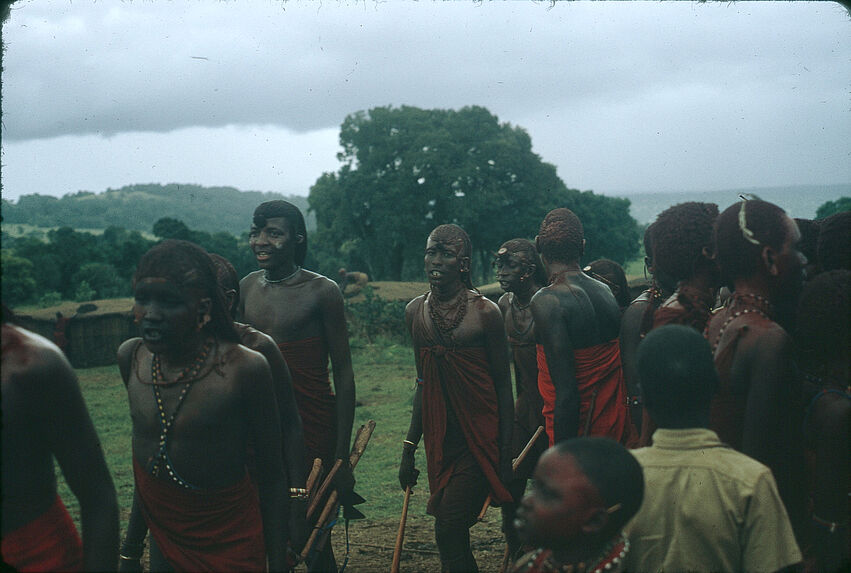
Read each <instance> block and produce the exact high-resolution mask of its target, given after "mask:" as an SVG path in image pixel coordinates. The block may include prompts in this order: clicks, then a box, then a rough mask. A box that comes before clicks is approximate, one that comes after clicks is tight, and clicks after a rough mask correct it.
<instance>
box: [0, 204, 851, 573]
mask: <svg viewBox="0 0 851 573" xmlns="http://www.w3.org/2000/svg"><path fill="white" fill-rule="evenodd" d="M849 230H851V212H846V213H840V214H837V215H834V216H832V217H830V218H828V219H825V220H823V221H816V222H812V221H799V222H798V223H796V221H795V220H793V219H791V218H789V217H788V216H787V215H786V214H785V212H784V211H783V210H782V209H781V208H780V207H778V206H776V205H773V204H771V203H768V202H765V201H761V200H756V199H754V200H746V199H742V201H740V202H737V203H735V204H733V205H731V206H730V207H728V208H727V209H725V210H724V211H722V212H720V213H719V209H718V207H717V206H716V205H713V204H707V203H682V204H679V205H675V206H673V207H670V208H669V209H667V210H665V211H664V212H662V213H661V214H659V216H658V217H657V219H656V220H655V222H654V223H653V224H651V225H650V226H649V227H648V229H647V231H646V233H645V237H644V244H645V252H646V257H647V258H646V259H645V262H646V268H647V272H649V273H650V276H651V282H650V286H649V288H648V289H647V290H646V291H645V292H643V293H642V294H641V295H640V296H638V297H637V298H636V299H635V300H633V301H632V302H631V303H628V297H627V296H626V291H627V285H626V281H625V275H624V273H623V270H622V269H620V268H619V267H618V266H617V265H616V264H615V263H612V262H611V261H597V262H594V263H592V264H591V265H589V266H587V267H582V266H581V263H580V261H581V258H582V255H583V252H584V248H585V237H584V232H583V227H582V222H581V221H580V220H579V218H578V217H577V216H576V214H574V213H573V212H571V211H570V210H569V209H566V208H560V209H555V210H553V211H551V212H550V213H548V214H547V215H546V217H545V218H544V219H543V221H542V223H541V226H540V229H539V232H538V235H537V237H536V238H535V241H534V242H533V241H529V240H526V239H512V240H509V241H507V242H505V243H504V244H503V245H502V246H501V247H500V249H499V250H498V251H497V253H496V255H495V259H494V269H495V271H496V276H497V280H498V281H499V284H500V286H501V287H502V289H503V290H504V291H505V294H504V295H503V296H502V297H501V298H500V299H499V301H498V303H494V302H492V301H490V300H489V299H488V298H486V297H484V296H483V295H482V294H480V293H479V292H478V291H477V290H476V289H475V288H474V286H473V283H472V280H471V277H472V272H471V264H472V245H471V242H470V239H469V237H468V235H467V233H466V232H464V230H463V229H461V228H460V227H458V226H457V225H454V224H446V225H440V226H438V227H436V228H435V229H434V230H433V231H432V232H431V233H430V235H429V236H428V237H427V239H426V244H425V254H424V264H425V273H426V276H427V279H428V282H429V291H428V292H427V293H426V294H424V295H422V296H419V297H417V298H415V299H414V300H412V301H411V302H410V303H409V304H408V306H407V308H406V310H405V316H404V320H405V323H406V325H407V329H408V330H409V332H410V334H411V337H412V341H413V350H414V355H415V362H416V388H415V393H414V397H413V407H412V415H411V421H410V426H409V429H408V432H407V435H406V436H405V437H404V439H403V440H402V457H401V462H400V465H399V472H398V478H399V483H400V485H401V487H402V488H403V489H406V488H408V487H410V486H413V485H415V484H416V483H417V479H418V476H419V470H417V469H416V455H415V453H416V450H417V449H418V447H419V444H420V442H421V441H422V442H423V444H424V448H425V454H426V455H425V459H426V470H427V476H428V485H429V498H428V505H427V511H428V513H429V514H431V515H432V516H434V519H435V521H434V530H435V540H436V544H437V548H438V551H439V555H440V567H441V570H443V571H451V572H454V571H477V570H478V565H477V563H476V560H475V558H474V556H473V552H472V550H471V546H470V528H471V527H472V526H473V525H474V524H475V523H476V522H477V521H478V516H479V513H480V511H481V510H482V508H483V506H484V507H486V506H487V504H488V503H494V504H495V505H499V506H500V508H501V511H502V517H503V520H502V521H503V530H504V532H505V538H506V544H507V546H506V560H505V563H504V569H505V570H508V569H509V568H510V569H511V570H513V571H517V572H524V573H525V572H530V573H533V572H537V571H540V572H545V571H569V572H572V573H580V572H582V573H584V572H586V571H587V572H592V571H601V572H602V571H618V570H626V571H685V570H688V571H780V570H786V569H789V570H803V571H834V570H839V569H841V568H843V567H848V566H849V565H851V562H849V529H848V515H849V505H848V504H849V497H848V495H849V485H851V484H849V476H851V472H849V469H851V468H849V451H848V450H849V442H848V440H849V436H851V388H849V379H851V373H849V363H851V360H849V358H851V357H849V349H851V340H849V318H850V317H851V314H850V313H849V277H851V261H849V257H850V256H851V255H849V246H851V237H849ZM802 235H803V236H802ZM249 243H250V248H251V249H252V252H253V254H254V256H255V258H256V261H257V263H258V266H259V267H260V270H258V271H256V272H253V273H251V274H249V275H248V276H246V277H245V278H243V279H242V280H241V281H239V280H238V277H237V275H236V272H235V271H234V269H233V267H232V266H231V265H230V263H229V262H228V261H227V260H225V259H223V258H221V257H218V256H216V255H210V254H208V253H207V252H206V251H204V250H203V249H201V248H200V247H198V246H197V245H194V244H193V243H189V242H186V241H175V240H169V241H163V242H162V243H160V244H158V245H156V246H155V247H153V248H152V249H151V250H150V251H148V252H147V253H146V254H145V255H144V256H143V257H142V259H141V261H140V262H139V265H138V268H137V271H136V273H135V276H134V279H133V287H134V297H135V303H134V309H133V312H134V316H135V320H136V322H137V324H138V325H139V329H140V337H139V338H133V339H131V340H128V341H126V342H125V343H124V344H122V345H121V347H120V348H119V350H118V364H119V369H120V373H121V376H122V378H123V381H124V384H125V386H126V390H127V396H128V400H129V410H130V416H131V419H132V427H133V434H132V450H133V454H132V459H133V468H132V471H133V475H134V483H135V490H134V497H133V505H132V509H131V514H130V518H129V523H128V528H127V532H126V535H125V537H124V539H123V541H122V542H121V543H120V544H119V541H118V536H119V533H118V507H117V503H116V498H115V489H114V486H113V484H112V479H111V477H110V475H109V471H108V469H107V467H106V463H105V461H104V458H103V453H102V451H101V448H100V444H99V442H98V439H97V435H96V433H95V430H94V428H93V425H92V423H91V420H90V418H89V415H88V412H87V411H86V408H85V405H84V403H83V401H82V396H81V393H80V389H79V385H78V383H77V381H76V377H75V375H74V372H73V370H72V369H71V367H70V365H69V364H68V362H67V360H66V359H65V358H64V356H63V354H62V352H61V351H60V350H59V349H58V348H57V347H56V346H55V345H53V344H52V343H50V342H48V341H47V340H45V339H43V338H41V337H39V336H37V335H34V334H32V333H30V332H28V331H26V330H24V329H22V328H20V327H18V326H16V325H15V321H14V317H13V316H12V315H11V313H10V312H8V311H7V309H6V308H5V307H4V310H3V326H2V349H3V351H2V367H3V368H2V393H3V400H2V408H3V420H4V428H3V430H4V431H3V438H2V439H3V461H4V463H3V468H2V479H3V482H2V485H3V502H2V503H3V506H2V509H3V515H2V554H3V560H4V562H6V563H7V564H10V565H11V566H13V567H14V568H16V569H18V570H27V571H39V570H43V571H47V570H86V571H95V570H114V569H115V568H116V566H118V567H119V569H120V570H122V571H140V570H141V569H142V557H143V552H144V548H145V539H146V537H147V538H148V545H149V548H150V551H149V559H150V560H149V564H150V569H151V570H153V571H264V570H267V569H268V570H271V571H285V570H290V569H292V568H293V567H294V566H295V564H296V560H295V557H294V556H295V552H294V550H295V551H300V550H301V549H302V546H303V545H304V544H305V541H306V539H307V534H308V529H309V526H307V525H306V519H305V512H306V501H307V499H308V489H307V486H308V484H307V481H308V475H309V474H310V473H311V468H312V467H313V465H314V460H316V459H319V460H321V461H322V464H323V467H325V468H331V467H335V468H337V469H336V470H335V473H334V474H333V480H332V487H333V488H334V489H335V491H336V492H337V494H338V495H339V498H340V500H341V503H342V504H343V505H346V506H349V505H351V504H353V503H357V498H358V496H357V494H355V493H354V491H353V489H354V485H355V480H354V476H353V474H352V468H351V466H350V463H349V448H350V441H351V434H352V425H353V420H354V409H355V382H354V373H353V368H352V360H351V353H350V350H349V339H348V333H347V328H346V318H345V314H344V306H343V294H342V293H341V290H340V288H339V287H338V285H337V284H336V283H335V282H333V281H331V280H329V279H328V278H326V277H324V276H322V275H320V274H317V273H315V272H312V271H309V270H307V269H304V268H303V267H302V265H303V263H304V260H305V256H306V252H307V231H306V228H305V223H304V218H303V216H302V213H301V212H300V211H299V210H298V209H297V208H296V207H294V206H293V205H292V204H290V203H288V202H286V201H270V202H266V203H263V204H261V205H260V206H259V207H258V208H257V209H256V210H255V212H254V217H253V221H252V224H251V230H250V234H249ZM801 250H805V251H807V252H806V253H805V255H806V256H804V254H802V252H801ZM805 265H806V273H805ZM400 320H401V317H400ZM237 321H238V322H237ZM329 360H330V365H331V369H330V371H329ZM512 363H513V369H514V386H515V391H512V372H511V368H512ZM515 395H516V400H515ZM539 428H542V429H543V432H544V433H545V435H546V438H544V437H543V436H541V431H538V429H539ZM538 436H541V438H540V439H537V437H538ZM521 451H522V452H524V456H525V457H524V458H523V459H522V460H515V458H518V456H519V455H520V453H521ZM54 457H55V458H56V459H57V461H58V462H59V466H60V468H61V470H62V472H63V474H64V475H65V478H66V480H67V481H68V483H69V485H70V487H71V489H72V491H73V493H74V494H75V495H76V496H77V498H78V500H79V502H80V522H81V525H82V540H81V539H80V536H79V535H78V534H77V532H76V529H75V527H74V525H73V522H72V521H71V519H70V517H69V516H68V512H67V511H66V509H65V506H64V505H63V503H62V501H61V499H59V497H58V496H57V494H56V479H55V477H54V474H53V467H52V459H53V458H54ZM515 462H516V463H515ZM530 479H531V481H530V486H531V487H530V488H529V491H528V492H525V490H526V486H527V481H528V480H530ZM524 492H525V495H524ZM512 563H513V565H511V564H512ZM307 565H308V568H309V570H311V571H336V570H337V565H336V560H335V557H334V554H333V552H332V550H331V545H330V542H329V537H328V536H326V537H325V538H324V540H323V541H321V542H320V543H319V544H318V546H316V547H314V549H313V550H312V551H310V553H309V554H308V555H307ZM352 565H353V566H354V563H353V564H352Z"/></svg>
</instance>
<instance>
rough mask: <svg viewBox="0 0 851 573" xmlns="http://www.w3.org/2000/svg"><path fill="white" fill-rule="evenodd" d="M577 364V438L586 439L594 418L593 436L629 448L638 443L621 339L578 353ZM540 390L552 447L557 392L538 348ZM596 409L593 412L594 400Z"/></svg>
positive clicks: (578, 351) (575, 358)
mask: <svg viewBox="0 0 851 573" xmlns="http://www.w3.org/2000/svg"><path fill="white" fill-rule="evenodd" d="M573 361H574V366H575V368H576V371H575V372H574V377H575V378H576V385H577V388H578V390H579V427H578V428H577V431H576V435H577V436H582V435H585V426H586V421H587V420H588V417H589V416H590V417H591V424H590V426H589V431H588V435H589V436H604V437H607V438H611V439H613V440H616V441H618V442H620V443H622V444H627V443H629V442H631V441H632V440H633V439H634V433H633V429H632V424H631V423H630V421H629V410H628V408H627V405H626V384H625V383H624V379H623V367H622V365H621V352H620V345H619V343H618V339H617V338H615V339H614V340H610V341H609V342H604V343H602V344H598V345H596V346H590V347H588V348H580V349H579V350H574V352H573ZM538 390H539V391H540V392H541V398H542V399H543V400H544V408H543V410H542V413H543V415H544V419H545V420H546V430H547V435H548V436H549V438H550V446H552V445H553V444H554V443H555V441H554V434H553V413H554V412H555V403H556V389H555V386H554V385H553V381H552V378H551V377H550V369H549V367H548V366H547V358H546V355H545V354H544V347H543V346H542V345H540V344H539V345H538ZM595 392H596V398H595V399H594V400H593V402H594V409H593V410H591V402H592V396H593V395H594V393H595Z"/></svg>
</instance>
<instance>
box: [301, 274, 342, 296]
mask: <svg viewBox="0 0 851 573" xmlns="http://www.w3.org/2000/svg"><path fill="white" fill-rule="evenodd" d="M301 272H302V274H303V276H304V278H303V280H302V281H301V282H306V283H310V287H311V289H313V290H315V291H316V293H317V295H318V296H320V297H322V298H323V299H325V300H343V293H341V292H340V287H339V286H337V283H335V282H334V281H332V280H331V279H329V278H328V277H326V276H325V275H320V274H319V273H315V272H313V271H308V270H305V269H302V271H301Z"/></svg>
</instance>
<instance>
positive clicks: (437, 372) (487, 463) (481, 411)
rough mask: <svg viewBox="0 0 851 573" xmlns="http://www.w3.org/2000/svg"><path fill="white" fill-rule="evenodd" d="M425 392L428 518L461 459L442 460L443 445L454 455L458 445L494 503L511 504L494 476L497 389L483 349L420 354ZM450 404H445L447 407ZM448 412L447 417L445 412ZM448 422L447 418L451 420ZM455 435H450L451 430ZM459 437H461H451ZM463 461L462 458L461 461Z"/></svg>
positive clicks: (439, 349) (435, 348)
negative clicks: (476, 469)
mask: <svg viewBox="0 0 851 573" xmlns="http://www.w3.org/2000/svg"><path fill="white" fill-rule="evenodd" d="M420 361H421V364H422V369H423V372H422V375H423V385H422V387H423V390H422V415H423V440H424V442H425V448H426V460H427V463H428V483H429V490H430V492H431V496H430V497H429V501H428V513H430V514H434V512H435V510H436V507H435V506H436V505H437V504H438V503H439V500H440V499H441V493H442V491H443V488H445V487H446V485H447V484H448V483H449V479H450V478H451V477H452V475H453V473H454V470H455V466H456V464H457V463H458V462H459V456H456V455H453V456H451V459H450V456H445V455H444V453H445V452H444V448H445V447H447V445H448V446H449V447H450V448H451V449H453V450H456V449H457V448H456V446H457V445H458V444H447V441H445V440H446V438H447V426H449V428H450V435H449V436H448V441H450V442H454V441H458V442H461V441H462V439H463V443H462V444H460V446H461V447H462V448H463V447H466V450H468V451H469V455H472V457H473V458H474V459H475V460H476V463H477V464H478V466H479V469H481V471H482V473H483V474H484V476H485V478H486V479H487V482H488V485H489V486H490V492H491V497H492V500H493V501H494V502H495V503H497V504H498V503H501V502H505V501H511V494H510V493H508V490H507V489H505V486H503V485H502V482H501V481H500V479H499V475H498V473H497V468H498V465H499V413H498V410H497V398H496V389H495V387H494V382H493V378H491V374H490V369H489V365H488V357H487V352H486V351H485V349H484V348H481V347H478V348H463V347H462V348H454V349H450V348H446V347H444V346H438V345H435V346H427V347H424V348H421V349H420ZM447 403H448V404H447ZM448 409H449V413H448V412H447V410H448ZM450 418H451V419H450ZM453 430H454V431H453ZM455 432H458V433H459V434H460V435H454V436H453V435H451V434H453V433H455ZM461 457H463V454H462V456H461Z"/></svg>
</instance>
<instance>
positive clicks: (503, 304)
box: [497, 293, 511, 314]
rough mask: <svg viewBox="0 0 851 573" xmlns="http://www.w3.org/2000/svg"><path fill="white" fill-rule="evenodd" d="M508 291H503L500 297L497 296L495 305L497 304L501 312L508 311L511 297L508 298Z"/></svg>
mask: <svg viewBox="0 0 851 573" xmlns="http://www.w3.org/2000/svg"><path fill="white" fill-rule="evenodd" d="M509 296H510V293H505V294H503V295H502V296H501V297H499V301H498V302H497V306H499V310H501V311H502V314H505V313H506V312H508V307H509V305H510V304H511V299H510V298H509Z"/></svg>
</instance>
